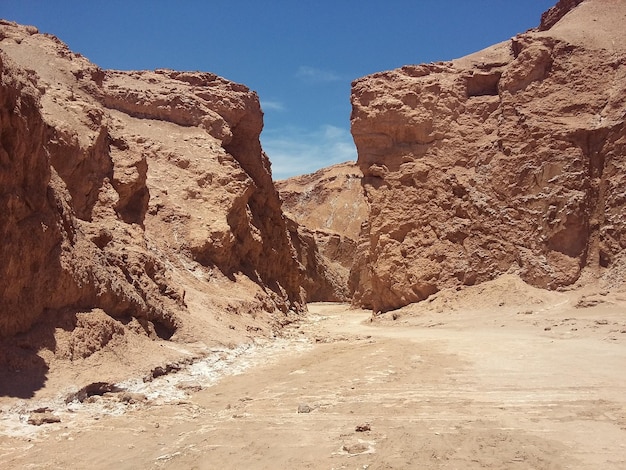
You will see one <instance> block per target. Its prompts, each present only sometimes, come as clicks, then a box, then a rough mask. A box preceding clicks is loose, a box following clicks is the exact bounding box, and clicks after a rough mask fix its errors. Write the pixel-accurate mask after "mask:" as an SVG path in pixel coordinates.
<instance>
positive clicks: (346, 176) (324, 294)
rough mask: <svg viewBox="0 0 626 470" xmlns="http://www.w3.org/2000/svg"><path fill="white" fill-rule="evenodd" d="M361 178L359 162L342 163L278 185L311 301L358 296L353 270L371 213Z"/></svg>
mask: <svg viewBox="0 0 626 470" xmlns="http://www.w3.org/2000/svg"><path fill="white" fill-rule="evenodd" d="M361 177H362V173H361V171H360V170H359V169H358V167H357V166H356V165H355V164H354V163H341V164H338V165H334V166H331V167H328V168H323V169H321V170H319V171H316V172H315V173H312V174H310V175H303V176H296V177H293V178H289V179H287V180H283V181H277V182H276V186H277V188H278V191H279V192H280V196H281V198H282V200H283V209H284V211H285V213H286V214H287V216H288V217H289V218H291V219H292V220H293V223H292V224H291V226H290V227H291V228H290V233H291V237H292V240H293V244H294V246H295V248H296V252H297V254H298V260H299V261H300V264H302V266H303V267H304V279H303V287H304V290H305V291H306V293H307V300H308V301H310V302H320V301H350V299H351V298H352V288H351V286H350V282H349V275H350V269H351V267H352V263H353V262H354V257H355V253H356V247H357V240H358V237H359V234H360V231H361V224H362V222H363V221H365V220H366V219H367V214H368V207H367V201H366V200H365V196H364V194H363V190H362V187H361Z"/></svg>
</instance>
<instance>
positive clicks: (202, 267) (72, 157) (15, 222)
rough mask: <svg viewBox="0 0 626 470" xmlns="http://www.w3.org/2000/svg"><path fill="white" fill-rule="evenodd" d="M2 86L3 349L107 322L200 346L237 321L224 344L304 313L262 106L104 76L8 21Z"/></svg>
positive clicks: (2, 28) (242, 93)
mask: <svg viewBox="0 0 626 470" xmlns="http://www.w3.org/2000/svg"><path fill="white" fill-rule="evenodd" d="M0 74H1V82H0V233H1V234H2V244H1V245H0V278H2V280H3V281H2V283H1V284H0V336H4V337H7V336H11V335H15V334H18V333H23V332H27V331H29V330H30V329H32V328H33V326H34V325H38V324H43V323H46V322H49V323H50V325H51V328H55V327H56V326H58V324H59V322H60V321H61V320H60V319H61V318H64V319H67V318H70V325H69V326H67V325H66V326H67V329H70V330H72V329H74V328H76V325H77V322H78V320H77V318H79V317H80V316H81V315H83V316H84V315H89V313H90V312H99V313H98V314H97V315H96V314H94V315H92V316H91V317H89V318H93V319H96V318H100V319H102V318H105V320H103V321H104V322H105V323H107V324H108V323H110V321H113V322H116V324H119V327H120V329H121V330H124V329H128V328H131V327H133V328H134V331H142V332H144V333H145V334H146V335H147V336H149V337H161V338H165V339H176V338H178V339H181V340H184V339H189V340H192V339H193V338H197V335H196V333H195V332H196V331H199V330H198V325H200V324H205V323H207V322H210V321H212V320H210V318H212V317H220V315H222V314H224V313H226V314H228V312H230V313H231V314H233V312H237V315H238V316H239V317H241V318H243V320H242V319H240V320H238V322H232V323H230V324H228V323H227V322H225V323H224V325H223V326H222V330H220V328H218V327H217V326H216V328H215V331H217V332H218V333H214V334H213V335H214V336H216V337H219V336H220V335H223V336H222V339H223V338H225V337H227V336H228V334H230V333H229V331H230V330H232V329H237V328H239V327H241V328H244V332H245V325H246V324H247V323H249V324H248V326H249V327H253V328H256V329H257V330H259V329H263V328H266V327H267V328H270V327H269V326H267V325H268V324H269V323H271V322H273V321H275V322H276V323H283V322H284V321H287V317H289V316H290V315H292V314H296V313H298V312H301V311H302V310H303V309H304V304H303V302H304V293H303V292H302V289H301V284H302V280H301V276H302V267H301V266H300V265H299V263H298V262H297V260H296V255H295V250H294V247H293V245H292V243H291V240H290V238H289V234H288V229H287V220H286V219H285V217H284V216H283V214H282V211H281V207H280V199H279V197H278V193H277V191H276V189H275V187H274V185H273V182H272V178H271V171H270V164H269V160H268V158H267V156H266V155H265V154H264V153H263V151H262V149H261V145H260V143H259V134H260V132H261V129H262V126H263V114H262V111H261V109H260V106H259V100H258V97H257V95H256V94H255V93H254V92H252V91H250V90H249V89H248V88H246V87H245V86H243V85H239V84H236V83H233V82H230V81H227V80H225V79H223V78H221V77H218V76H216V75H213V74H209V73H199V72H194V73H191V72H190V73H187V72H174V71H170V70H155V71H144V72H118V71H106V70H102V69H100V68H99V67H97V66H95V65H93V64H91V63H90V62H89V61H88V60H87V59H85V58H84V57H82V56H80V55H79V54H75V53H73V52H71V51H70V50H69V49H68V48H67V47H66V46H65V45H64V44H63V43H62V42H60V41H59V40H58V39H56V38H55V37H53V36H50V35H45V34H39V33H38V32H37V30H36V29H35V28H33V27H25V26H19V25H16V24H14V23H10V22H6V21H2V22H0ZM102 312H104V314H105V315H104V317H103V316H102ZM267 313H269V314H270V316H269V317H268V318H269V319H268V318H266V321H265V323H264V324H261V325H260V326H250V324H252V323H254V319H255V318H256V316H257V315H261V314H267ZM266 316H267V315H266ZM246 317H249V318H248V319H246ZM268 322H269V323H268ZM96 323H97V322H96ZM261 323H262V322H261ZM94 328H95V329H96V330H97V326H94ZM255 331H256V330H255ZM220 332H221V333H220ZM224 332H225V333H224ZM204 339H207V338H206V337H205V338H204ZM209 339H210V338H209ZM207 340H208V339H207ZM32 347H33V348H36V345H33V346H32ZM92 352H93V351H92Z"/></svg>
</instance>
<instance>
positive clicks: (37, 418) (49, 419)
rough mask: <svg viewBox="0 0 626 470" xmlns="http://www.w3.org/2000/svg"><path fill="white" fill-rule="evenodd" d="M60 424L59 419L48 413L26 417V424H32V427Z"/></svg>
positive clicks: (32, 414)
mask: <svg viewBox="0 0 626 470" xmlns="http://www.w3.org/2000/svg"><path fill="white" fill-rule="evenodd" d="M60 422H61V418H59V417H58V416H56V415H54V414H52V413H51V412H49V411H43V412H38V413H31V414H30V416H29V417H28V424H32V425H33V426H41V425H42V424H53V423H60Z"/></svg>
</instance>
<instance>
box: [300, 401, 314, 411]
mask: <svg viewBox="0 0 626 470" xmlns="http://www.w3.org/2000/svg"><path fill="white" fill-rule="evenodd" d="M313 409H314V408H312V407H311V406H309V405H307V404H306V403H300V404H299V405H298V413H310V412H311V411H313Z"/></svg>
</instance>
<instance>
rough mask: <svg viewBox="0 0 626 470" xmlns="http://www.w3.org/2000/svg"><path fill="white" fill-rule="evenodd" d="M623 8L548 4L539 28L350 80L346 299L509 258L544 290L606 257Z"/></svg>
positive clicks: (621, 94)
mask: <svg viewBox="0 0 626 470" xmlns="http://www.w3.org/2000/svg"><path fill="white" fill-rule="evenodd" d="M625 18H626V4H625V3H624V2H602V1H600V0H586V1H583V2H582V3H581V2H580V1H561V2H559V4H558V5H557V6H556V7H555V8H554V9H552V10H551V11H550V12H548V13H546V14H545V15H544V18H543V21H542V27H541V28H540V29H539V30H536V31H529V32H527V33H524V34H520V35H518V36H516V37H514V38H512V39H511V40H510V41H507V42H504V43H501V44H498V45H495V46H493V47H490V48H488V49H485V50H483V51H480V52H477V53H475V54H473V55H470V56H467V57H464V58H462V59H459V60H455V61H452V62H440V63H431V64H423V65H416V66H413V65H411V66H405V67H402V68H400V69H397V70H393V71H389V72H383V73H377V74H374V75H370V76H367V77H364V78H361V79H359V80H356V81H355V82H353V86H352V98H351V99H352V106H353V111H352V133H353V136H354V140H355V143H356V145H357V149H358V155H359V157H358V165H359V167H360V168H361V170H362V171H363V174H364V178H363V186H364V189H365V192H366V195H367V199H368V201H369V204H370V208H371V211H370V216H369V219H368V224H367V229H366V231H365V233H364V236H363V238H362V239H361V242H360V246H361V249H360V254H359V257H358V259H357V262H356V264H355V266H354V267H353V270H352V276H353V279H354V282H355V284H356V293H355V298H354V301H355V303H357V304H359V305H362V306H366V307H371V308H373V309H374V310H376V311H386V310H390V309H394V308H398V307H401V306H404V305H407V304H409V303H412V302H416V301H420V300H423V299H425V298H426V297H428V296H429V295H431V294H433V293H434V292H437V291H438V290H440V289H442V288H445V287H454V286H462V285H472V284H476V283H480V282H483V281H486V280H489V279H492V278H494V277H496V276H498V275H500V274H503V273H506V272H511V271H513V272H517V273H519V275H520V276H521V277H522V278H523V279H524V280H525V281H527V282H529V283H531V284H533V285H535V286H539V287H543V288H549V289H555V288H558V287H561V286H567V285H571V284H573V283H575V282H576V281H577V280H578V279H579V278H580V277H581V273H583V272H584V271H589V272H592V273H595V274H594V275H599V274H601V273H602V272H604V271H607V270H611V269H613V268H614V267H615V266H616V265H617V264H616V263H617V261H618V260H619V259H622V258H623V257H622V253H623V251H624V249H625V248H626V215H625V214H626V211H625V207H626V195H625V194H626V193H624V188H625V187H626V184H625V183H626V147H625V146H626V127H625V126H626V125H625V122H626V119H625V115H626V36H625V35H624V32H623V21H624V19H625Z"/></svg>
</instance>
